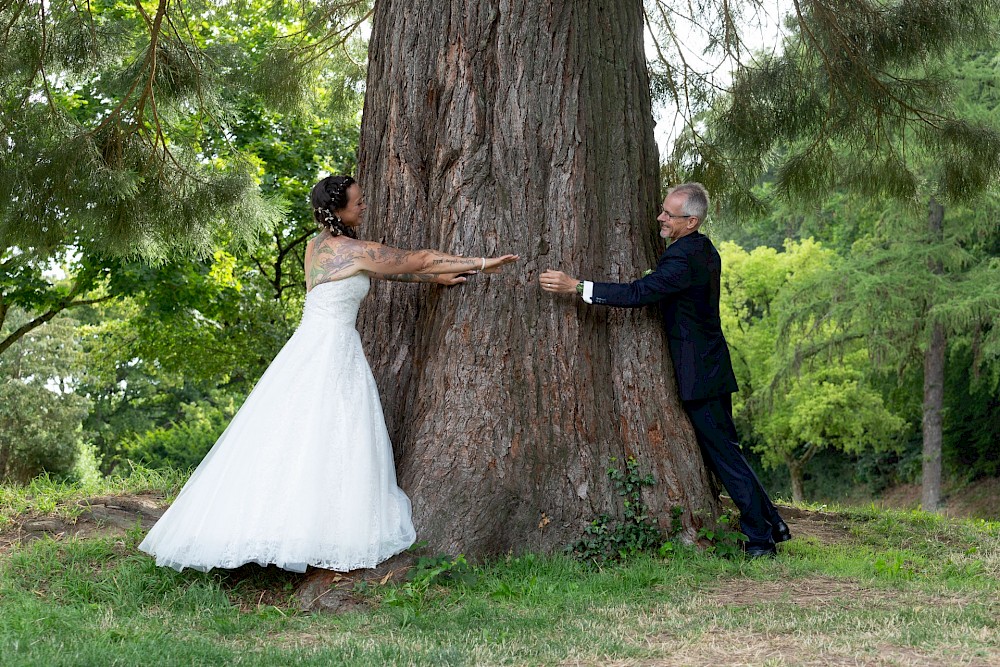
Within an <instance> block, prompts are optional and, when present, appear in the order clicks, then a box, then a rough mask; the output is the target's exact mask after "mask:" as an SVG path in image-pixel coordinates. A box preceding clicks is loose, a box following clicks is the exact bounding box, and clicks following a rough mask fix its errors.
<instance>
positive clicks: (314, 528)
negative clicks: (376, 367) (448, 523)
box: [139, 274, 416, 572]
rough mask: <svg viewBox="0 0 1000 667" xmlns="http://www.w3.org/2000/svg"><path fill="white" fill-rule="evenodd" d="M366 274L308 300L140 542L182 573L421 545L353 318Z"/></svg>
mask: <svg viewBox="0 0 1000 667" xmlns="http://www.w3.org/2000/svg"><path fill="white" fill-rule="evenodd" d="M368 286H369V280H368V276H366V275H364V274H356V275H354V276H351V277H349V278H345V279H343V280H337V281H333V282H327V283H321V284H319V285H317V286H316V287H314V288H313V289H312V290H311V291H310V292H309V294H308V295H307V296H306V302H305V309H304V312H303V315H302V322H301V323H300V324H299V327H298V329H297V330H296V331H295V334H294V335H293V336H292V337H291V338H290V339H289V340H288V343H286V344H285V347H284V348H282V350H281V352H279V353H278V356H277V357H275V359H274V361H273V362H271V365H270V366H269V367H268V369H267V371H265V373H264V375H263V376H262V377H261V378H260V380H259V381H258V382H257V386H256V387H255V388H254V390H253V391H252V392H251V393H250V395H249V396H248V397H247V400H246V402H245V403H244V404H243V407H241V408H240V410H239V412H238V413H237V414H236V416H235V417H233V421H232V422H231V423H230V424H229V426H228V427H227V428H226V430H225V432H224V433H223V434H222V436H221V437H220V438H219V440H218V441H217V442H216V443H215V446H213V447H212V449H211V451H210V452H209V453H208V455H207V456H205V459H204V460H203V461H202V462H201V465H199V466H198V468H197V469H196V470H195V471H194V474H192V475H191V478H190V479H189V480H188V482H187V484H186V485H185V486H184V488H183V489H182V490H181V492H180V495H178V496H177V500H175V501H174V503H173V505H171V507H170V509H168V510H167V511H166V513H165V514H164V515H163V517H162V518H161V519H160V520H159V521H158V522H157V523H156V525H155V526H153V528H152V530H150V531H149V534H148V535H147V536H146V539H144V540H143V541H142V544H140V545H139V549H141V550H142V551H145V552H146V553H148V554H150V555H152V556H155V557H156V564H157V565H166V566H169V567H172V568H174V569H177V570H182V569H183V568H185V567H190V568H192V569H196V570H202V571H205V570H209V569H211V568H214V567H219V568H234V567H238V566H240V565H242V564H244V563H250V562H253V563H258V564H260V565H267V564H271V563H273V564H275V565H277V566H278V567H281V568H284V569H286V570H292V571H295V572H303V571H305V569H306V566H308V565H312V566H315V567H320V568H326V569H330V570H338V571H342V572H343V571H349V570H354V569H357V568H365V567H375V566H376V565H377V564H378V563H380V562H382V561H384V560H385V559H387V558H389V557H390V556H392V555H394V554H397V553H399V552H400V551H402V550H404V549H406V548H407V547H409V546H410V545H411V544H413V542H414V540H415V539H416V534H415V532H414V529H413V522H412V520H411V516H410V500H409V498H407V497H406V494H404V493H403V491H402V490H401V489H400V488H399V487H398V486H396V472H395V469H394V467H393V460H392V446H391V444H390V442H389V434H388V432H387V431H386V427H385V418H384V417H383V414H382V405H381V403H380V401H379V395H378V388H377V387H376V386H375V378H374V377H373V376H372V372H371V369H370V368H369V366H368V361H367V360H366V359H365V354H364V351H363V350H362V349H361V337H360V336H359V335H358V332H357V330H356V329H355V320H356V318H357V315H358V308H359V306H360V305H361V300H362V299H363V298H364V296H365V295H366V294H367V293H368Z"/></svg>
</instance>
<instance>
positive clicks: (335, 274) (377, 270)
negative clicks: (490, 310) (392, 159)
mask: <svg viewBox="0 0 1000 667" xmlns="http://www.w3.org/2000/svg"><path fill="white" fill-rule="evenodd" d="M517 259H518V256H517V255H503V256H501V257H486V258H485V259H484V258H482V257H459V256H457V255H448V254H445V253H443V252H438V251H437V250H400V249H399V248H390V247H389V246H385V245H382V244H380V243H373V242H371V241H358V240H355V239H351V238H346V237H343V236H338V237H331V236H324V235H322V234H321V235H320V236H317V237H316V239H315V240H314V242H313V243H312V244H311V247H310V251H309V252H308V253H307V261H306V266H307V269H306V280H307V284H308V286H309V287H310V288H311V287H312V286H315V285H318V284H319V283H323V282H329V281H331V280H340V279H342V278H347V277H348V276H352V275H354V274H355V273H358V272H360V271H364V272H366V273H368V274H369V275H376V274H377V275H379V276H398V275H402V274H414V275H419V274H434V275H441V274H458V273H465V272H468V271H476V270H479V269H482V268H484V267H483V264H484V263H485V265H486V266H485V269H486V270H487V271H489V270H490V269H496V268H499V267H501V266H503V265H504V264H509V263H511V262H513V261H516V260H517ZM397 279H398V278H397ZM414 280H417V279H416V278H413V279H410V282H413V281H414ZM439 282H440V281H439ZM458 282H464V281H458ZM451 284H454V283H451Z"/></svg>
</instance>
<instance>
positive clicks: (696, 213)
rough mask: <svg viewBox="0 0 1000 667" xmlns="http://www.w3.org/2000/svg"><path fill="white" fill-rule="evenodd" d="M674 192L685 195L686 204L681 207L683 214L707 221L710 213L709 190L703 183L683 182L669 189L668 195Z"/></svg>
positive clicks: (700, 220)
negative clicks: (706, 218) (706, 217)
mask: <svg viewBox="0 0 1000 667" xmlns="http://www.w3.org/2000/svg"><path fill="white" fill-rule="evenodd" d="M673 194H682V195H684V206H682V207H681V209H682V210H681V213H682V214H683V215H688V216H692V217H695V218H698V221H699V222H704V221H705V216H707V215H708V202H709V200H708V190H706V189H705V186H704V185H702V184H701V183H695V182H693V181H692V182H690V183H681V184H680V185H676V186H674V187H672V188H670V189H669V190H667V196H668V197H669V196H670V195H673Z"/></svg>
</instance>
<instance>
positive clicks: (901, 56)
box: [651, 0, 1000, 214]
mask: <svg viewBox="0 0 1000 667" xmlns="http://www.w3.org/2000/svg"><path fill="white" fill-rule="evenodd" d="M653 4H654V5H656V6H662V5H670V6H674V5H681V4H684V3H672V2H667V1H666V0H660V1H657V2H654V3H653ZM736 5H738V6H739V7H740V8H742V9H743V10H744V12H745V11H753V10H755V9H756V10H759V9H760V7H761V3H759V2H755V1H748V2H742V3H739V2H729V1H728V0H718V1H717V2H708V3H700V4H699V5H698V9H699V10H700V11H698V12H697V14H696V16H697V18H701V17H703V16H706V15H718V16H719V17H722V18H719V19H715V20H713V21H708V22H706V23H705V24H704V25H703V26H702V27H703V29H704V30H705V31H706V34H707V35H708V36H709V37H710V38H711V39H710V43H709V49H710V50H713V51H714V52H715V53H716V54H717V55H718V54H721V55H723V56H724V57H725V58H726V60H724V64H727V65H730V66H732V67H733V73H732V80H731V83H728V84H727V85H719V84H718V83H715V80H716V79H713V78H712V77H711V76H709V74H706V73H705V72H697V71H695V68H694V67H693V65H692V64H691V63H689V62H687V61H684V60H682V61H681V66H680V67H677V66H676V65H675V66H674V67H673V69H672V70H671V71H669V72H667V73H666V74H664V73H663V72H658V70H657V66H654V68H653V78H654V79H660V80H661V81H662V80H663V79H664V77H666V79H667V80H670V81H674V82H679V83H676V84H675V85H664V84H662V83H661V84H660V89H661V90H666V91H668V92H669V93H670V94H669V95H668V98H672V99H674V100H675V101H677V102H678V106H679V107H680V108H681V110H682V113H684V114H687V116H688V118H687V119H686V122H685V128H686V129H685V131H684V133H683V134H682V135H681V137H680V139H679V140H678V141H677V142H676V144H675V150H674V154H673V155H672V156H671V157H670V162H671V163H672V165H673V166H672V168H671V170H670V171H671V172H672V174H673V175H676V176H677V177H679V178H690V179H694V180H699V181H702V182H703V183H705V184H706V185H708V187H709V188H710V189H711V190H713V192H715V193H716V194H719V195H723V194H724V195H726V198H727V199H728V201H729V204H730V206H731V207H733V208H734V209H737V210H741V211H742V212H743V213H744V214H748V213H760V212H763V211H765V210H766V209H767V206H766V204H767V202H765V201H762V200H761V199H760V198H759V197H758V195H757V193H755V192H754V190H753V187H754V186H755V185H756V184H758V183H759V180H760V179H761V178H762V177H767V178H768V179H771V180H773V182H774V186H775V187H774V188H773V190H772V192H773V194H775V195H777V196H778V197H780V198H782V199H784V200H787V201H798V202H815V201H820V200H822V199H823V198H824V197H826V196H827V195H828V194H829V193H830V192H831V191H832V190H833V189H836V188H841V189H848V190H851V191H854V192H857V193H859V194H861V195H863V196H865V197H871V198H892V199H894V200H897V201H901V202H905V203H907V204H911V205H913V204H916V203H919V202H922V201H926V199H925V197H926V194H928V193H930V194H933V195H935V196H936V197H938V198H939V199H940V200H941V201H942V202H944V203H949V204H950V203H955V202H960V201H967V200H969V199H970V198H974V197H978V196H980V195H981V194H983V193H984V192H985V191H987V190H988V189H989V188H990V187H991V186H993V185H994V184H995V183H996V182H997V179H998V177H1000V131H998V129H997V126H996V125H995V124H994V123H990V122H983V121H981V120H977V121H970V120H968V119H966V118H964V117H963V115H962V113H961V106H962V105H961V95H960V91H958V90H957V89H956V87H955V82H954V80H953V77H952V72H953V69H952V63H953V60H954V58H955V55H956V54H957V53H960V52H965V53H967V52H968V51H969V50H972V49H975V48H977V47H983V46H988V45H989V44H991V43H992V42H993V40H994V35H995V33H996V28H997V22H998V18H1000V2H997V1H996V0H793V2H792V3H791V6H792V10H793V11H792V14H791V16H789V17H788V19H787V23H786V25H787V27H788V31H789V32H788V34H787V35H786V36H785V38H784V41H783V43H782V44H781V45H780V48H779V49H776V50H775V51H774V52H761V53H756V54H750V53H749V52H748V49H746V47H745V45H744V41H743V40H741V39H740V38H739V37H738V36H739V34H741V33H740V31H741V30H744V31H745V29H746V27H745V23H746V18H745V17H741V15H739V14H736V13H734V12H733V11H732V8H733V7H734V6H736ZM675 12H677V13H679V12H680V10H675ZM663 16H665V17H666V16H668V15H667V13H665V12H664V13H663ZM691 16H692V12H691V11H689V12H688V13H687V15H686V19H687V20H688V21H691V20H692V18H691ZM667 22H668V21H667V19H664V20H661V21H659V23H656V22H652V23H651V28H652V29H653V30H654V32H656V31H657V30H659V34H661V35H662V34H663V31H664V25H666V24H667ZM667 32H668V34H669V28H668V29H667ZM734 35H735V36H734ZM673 37H674V39H679V38H678V37H677V36H676V35H673ZM659 67H660V69H661V70H662V69H663V67H664V66H663V65H659ZM668 69H669V68H668ZM995 73H996V70H994V76H995ZM658 74H660V76H658ZM716 78H717V77H716ZM692 88H697V89H699V92H697V93H694V94H690V90H691V89H692ZM655 90H656V89H655V88H654V91H655ZM926 162H932V163H933V164H935V165H938V169H937V170H936V172H935V173H934V174H927V173H926V170H925V169H923V165H924V164H925V163H926Z"/></svg>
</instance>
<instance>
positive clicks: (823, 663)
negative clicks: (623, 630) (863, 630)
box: [560, 626, 1000, 667]
mask: <svg viewBox="0 0 1000 667" xmlns="http://www.w3.org/2000/svg"><path fill="white" fill-rule="evenodd" d="M648 648H649V649H650V652H652V653H656V654H659V655H657V656H656V657H652V658H643V659H630V660H587V661H568V662H563V663H560V664H561V665H562V666H563V667H576V666H579V667H584V666H585V667H596V666H598V665H600V666H601V667H682V666H683V667H716V666H719V665H730V666H740V665H748V666H749V665H753V666H755V667H761V666H764V667H785V666H786V665H787V666H791V665H795V666H797V667H848V666H850V667H857V666H859V665H865V666H871V667H890V666H892V667H954V666H958V665H963V666H967V667H991V666H994V665H996V664H998V661H1000V652H998V651H993V652H990V653H988V654H987V655H983V654H982V652H981V651H975V650H972V649H966V648H963V647H955V646H952V647H947V648H942V649H937V650H933V651H925V650H919V649H915V648H913V647H910V646H901V645H897V644H891V643H887V642H884V641H872V642H866V643H863V644H862V645H860V646H854V645H851V644H849V643H847V642H844V641H842V640H840V639H839V638H837V637H833V636H830V635H824V634H810V635H802V634H797V633H796V634H758V633H748V632H745V631H732V630H725V629H722V628H719V627H717V626H716V627H710V628H708V629H707V630H706V631H705V632H704V633H703V634H701V635H699V636H696V637H684V638H681V637H672V636H664V635H660V636H656V637H651V638H650V639H649V642H648Z"/></svg>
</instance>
